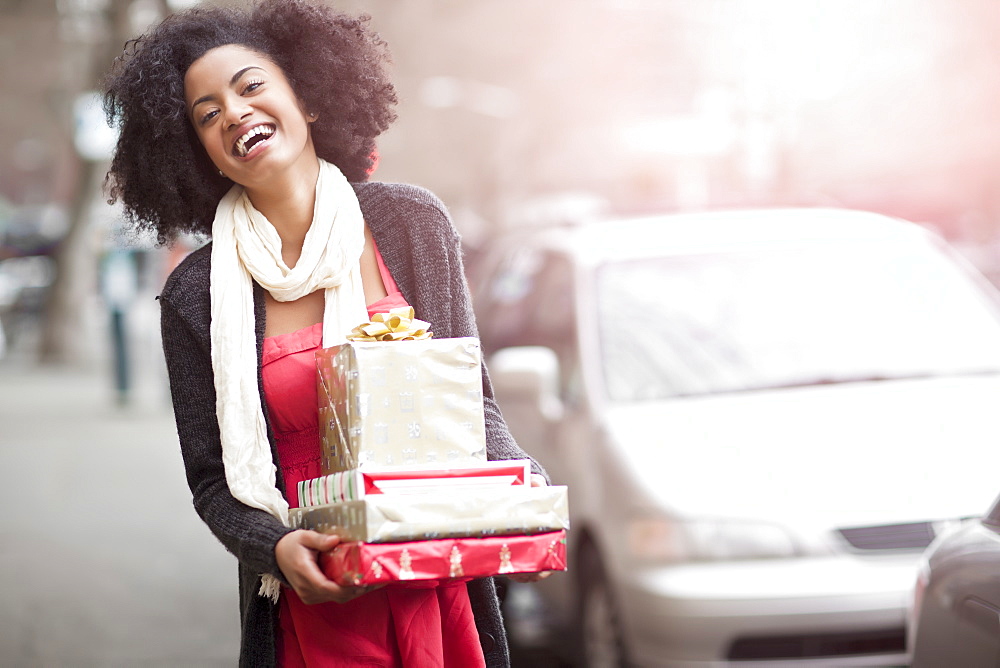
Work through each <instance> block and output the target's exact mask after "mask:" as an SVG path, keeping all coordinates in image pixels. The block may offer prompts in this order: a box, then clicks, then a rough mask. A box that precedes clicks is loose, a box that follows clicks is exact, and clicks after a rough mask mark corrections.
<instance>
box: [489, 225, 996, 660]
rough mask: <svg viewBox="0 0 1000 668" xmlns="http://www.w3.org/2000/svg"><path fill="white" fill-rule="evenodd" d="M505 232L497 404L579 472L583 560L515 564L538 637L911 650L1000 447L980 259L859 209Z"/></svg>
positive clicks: (784, 651) (574, 480)
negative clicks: (941, 561)
mask: <svg viewBox="0 0 1000 668" xmlns="http://www.w3.org/2000/svg"><path fill="white" fill-rule="evenodd" d="M489 249H490V250H489V251H488V252H487V253H485V255H484V256H483V257H481V258H480V259H478V260H476V261H475V262H474V263H470V264H473V267H472V270H471V271H470V281H471V283H472V286H473V291H474V296H475V304H476V310H477V318H478V320H479V324H480V333H481V336H482V339H483V345H484V350H485V351H486V353H487V354H488V355H489V366H490V370H491V374H492V377H493V382H494V385H495V388H496V392H497V396H498V400H499V402H500V407H501V409H502V410H503V412H504V415H505V417H506V418H507V421H508V423H509V424H510V427H511V430H512V432H513V433H514V435H515V437H516V438H517V439H518V441H519V442H520V444H521V445H522V446H523V447H524V448H525V450H527V451H528V452H530V453H531V454H532V455H534V456H535V457H537V458H538V459H539V460H540V461H541V462H542V464H543V465H544V466H545V467H546V468H547V470H548V471H549V473H550V474H551V475H552V477H553V479H554V481H555V482H557V483H559V484H567V485H569V489H570V508H571V522H572V529H571V531H570V542H569V550H570V557H569V559H570V562H569V563H570V570H569V572H568V573H566V574H556V575H554V576H553V577H550V578H549V579H547V580H544V581H542V582H541V583H538V584H537V585H532V586H530V588H528V589H522V588H520V587H519V586H518V585H514V584H512V585H511V587H512V588H511V590H510V596H509V598H508V616H509V618H510V625H511V629H512V636H513V638H514V640H515V642H516V641H518V640H521V641H538V642H541V641H543V640H545V639H546V638H550V637H556V638H559V639H560V640H561V642H560V646H561V647H562V648H563V649H564V650H566V649H568V650H571V651H569V652H567V653H569V654H571V655H574V656H575V658H577V659H580V660H582V661H583V663H584V665H587V666H600V667H603V666H621V665H639V666H720V665H729V664H737V665H741V666H743V665H748V666H749V665H754V664H755V662H757V664H759V665H764V664H766V665H809V666H821V665H836V666H849V665H864V666H873V665H900V664H904V663H905V662H906V661H907V653H906V645H905V610H906V609H907V606H908V602H909V599H910V594H911V590H912V586H913V582H914V580H915V577H916V569H917V564H918V559H919V557H920V553H921V551H922V550H923V549H924V548H926V547H927V545H928V544H929V543H930V542H931V541H932V540H933V539H934V537H935V535H937V533H938V532H939V531H940V530H941V529H942V528H943V527H945V526H947V525H948V524H949V523H953V522H957V521H959V520H960V519H961V518H965V517H969V516H971V515H975V514H977V513H979V512H981V511H982V509H983V508H986V507H987V506H988V503H989V501H990V499H991V495H992V494H993V493H994V491H995V487H994V478H995V475H996V471H997V470H1000V468H998V467H1000V448H998V447H997V446H996V444H997V442H998V438H1000V424H998V423H997V422H996V419H995V411H996V407H997V406H998V405H1000V302H998V295H997V293H996V291H995V290H994V289H993V287H992V286H991V285H990V284H989V283H988V282H987V281H986V280H985V279H984V278H983V277H982V276H981V275H979V274H977V273H975V272H974V271H972V270H971V269H970V267H969V266H967V264H966V263H965V262H964V261H962V260H961V259H960V258H959V257H958V256H957V255H956V254H955V253H953V252H952V251H951V250H950V249H949V248H948V247H947V245H946V244H944V243H943V242H942V241H941V240H940V239H939V238H937V237H936V236H934V235H933V234H932V233H930V232H929V231H927V230H926V229H923V228H921V227H919V226H917V225H914V224H911V223H907V222H903V221H899V220H895V219H890V218H886V217H883V216H879V215H875V214H871V213H862V212H851V211H841V210H756V211H737V212H723V213H706V214H692V215H673V216H661V217H651V218H645V219H638V220H611V221H606V222H602V223H591V224H581V225H578V226H562V227H558V228H554V229H553V228H549V229H542V230H524V231H521V232H512V233H510V234H507V235H504V236H502V237H500V238H498V239H497V240H496V241H495V242H494V243H492V244H491V245H490V246H489ZM969 461H975V462H976V466H975V467H970V466H969V464H968V463H969ZM540 610H541V611H542V612H539V611H540ZM525 620H527V621H525ZM541 622H545V626H544V627H543V626H542V625H541V624H540V623H541ZM543 629H544V630H548V629H551V630H552V631H553V632H554V633H557V634H558V633H563V634H564V635H561V636H558V635H557V636H552V635H551V634H543V633H541V631H542V630H543ZM524 631H528V632H529V633H527V634H526V633H524ZM566 633H568V634H569V635H565V634H566ZM528 636H531V637H528Z"/></svg>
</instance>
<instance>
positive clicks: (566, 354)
mask: <svg viewBox="0 0 1000 668" xmlns="http://www.w3.org/2000/svg"><path fill="white" fill-rule="evenodd" d="M543 259H544V261H543V263H542V265H541V268H540V269H539V271H538V274H537V276H536V280H535V286H534V289H533V290H532V293H531V296H530V297H529V299H530V303H529V305H528V311H529V313H530V314H531V318H530V323H529V325H528V328H527V331H526V334H527V336H526V338H527V339H528V345H540V346H546V347H547V348H551V349H552V350H554V351H555V353H556V356H557V357H558V358H559V371H560V379H559V380H560V383H559V386H560V390H561V394H562V395H563V398H564V399H568V398H571V397H572V396H573V395H574V394H575V392H574V391H573V390H574V388H575V387H576V383H574V382H573V381H574V379H575V378H577V376H578V374H577V368H578V361H577V327H578V324H577V318H576V287H575V280H574V274H573V264H572V262H571V261H570V260H569V258H567V257H566V256H564V255H561V254H559V253H546V254H545V255H544V256H543Z"/></svg>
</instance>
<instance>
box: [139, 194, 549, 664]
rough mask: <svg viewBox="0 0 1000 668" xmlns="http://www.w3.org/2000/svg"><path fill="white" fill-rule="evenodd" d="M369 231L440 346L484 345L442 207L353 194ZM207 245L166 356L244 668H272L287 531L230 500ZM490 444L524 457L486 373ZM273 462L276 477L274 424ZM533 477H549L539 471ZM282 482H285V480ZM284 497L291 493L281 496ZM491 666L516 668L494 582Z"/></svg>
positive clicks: (481, 622)
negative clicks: (266, 579) (230, 584)
mask: <svg viewBox="0 0 1000 668" xmlns="http://www.w3.org/2000/svg"><path fill="white" fill-rule="evenodd" d="M354 188H355V191H356V192H357V194H358V199H359V201H360V203H361V210H362V212H363V213H364V217H365V221H366V222H367V224H368V227H369V228H370V229H371V232H372V236H373V237H374V239H375V243H376V244H377V246H378V249H379V252H380V253H381V254H382V257H383V259H384V260H385V264H386V267H387V268H388V269H389V272H390V273H391V274H392V277H393V278H394V279H395V281H396V283H397V284H398V285H399V289H400V291H401V292H402V293H403V296H404V297H405V298H406V300H407V302H409V303H410V304H411V305H412V306H413V307H414V309H415V311H416V313H417V317H419V318H420V319H422V320H426V321H429V322H430V323H431V328H432V330H433V332H434V335H435V336H436V337H438V338H445V337H454V336H477V335H478V334H477V330H476V325H475V319H474V317H473V314H472V305H471V301H470V299H469V292H468V288H467V286H466V282H465V277H464V274H463V269H462V256H461V247H460V244H459V237H458V234H457V233H456V231H455V229H454V227H453V226H452V224H451V220H450V219H449V217H448V214H447V211H446V210H445V207H444V205H443V204H442V203H441V202H440V200H438V199H437V198H436V197H435V196H434V195H432V194H431V193H429V192H427V191H426V190H423V189H420V188H416V187H413V186H406V185H397V184H384V183H374V182H369V183H362V184H355V186H354ZM210 264H211V250H210V245H209V246H205V247H203V248H201V249H199V250H197V251H195V252H194V253H191V255H189V256H188V257H187V258H186V259H185V260H184V261H183V262H182V263H181V264H180V265H179V266H178V267H177V268H176V269H175V270H174V271H173V273H172V274H171V275H170V277H169V278H168V279H167V282H166V284H165V285H164V288H163V291H162V294H161V295H160V298H159V299H160V305H161V326H162V336H163V350H164V354H165V356H166V361H167V369H168V372H169V377H170V391H171V396H172V398H173V404H174V414H175V418H176V422H177V433H178V437H179V440H180V445H181V453H182V455H183V458H184V466H185V470H186V473H187V480H188V485H189V486H190V488H191V492H192V494H193V497H194V507H195V509H196V511H197V512H198V515H199V516H201V518H202V520H204V521H205V523H206V524H207V525H208V526H209V528H210V529H211V531H212V533H214V534H215V536H216V537H217V538H218V539H219V540H220V541H221V542H222V544H223V545H224V546H225V547H226V549H228V550H229V551H230V552H232V553H233V554H234V555H235V556H236V558H237V560H238V561H239V581H240V620H241V627H242V639H241V647H240V665H241V666H254V667H257V666H273V665H275V632H276V628H277V616H278V615H277V606H276V605H274V604H273V603H271V602H270V601H269V600H267V599H265V598H263V597H261V596H259V595H258V594H257V591H258V589H259V587H260V576H259V574H260V573H271V574H273V575H275V576H277V577H278V578H279V579H282V581H284V579H283V577H282V575H281V572H280V570H279V568H278V565H277V562H276V560H275V556H274V546H275V544H276V543H277V542H278V540H279V539H280V538H281V537H282V536H284V535H285V534H286V533H288V532H289V531H290V529H288V528H287V527H285V526H283V525H282V524H281V522H279V521H278V520H277V519H275V518H274V517H272V516H271V515H270V514H268V513H266V512H264V511H261V510H257V509H254V508H251V507H249V506H247V505H244V504H242V503H240V502H239V501H237V500H236V499H235V498H234V497H233V496H232V495H231V494H230V492H229V488H228V486H227V484H226V477H225V472H224V470H223V465H222V450H221V445H220V440H219V426H218V422H217V421H216V415H215V387H214V383H213V373H212V362H211V349H210V339H209V323H210V318H211V316H210V314H211V309H210V300H209V268H210ZM254 310H255V315H256V323H257V325H256V329H257V332H256V333H257V365H258V386H259V387H260V388H261V404H262V406H263V407H264V415H265V417H267V404H266V402H264V400H263V386H262V385H261V383H260V364H261V349H262V347H263V337H264V299H263V290H262V289H261V288H260V286H259V285H257V284H256V283H255V284H254ZM483 396H484V400H483V403H484V409H485V417H486V442H487V452H488V456H489V458H490V459H518V458H523V457H526V455H525V453H524V452H523V451H522V450H521V449H520V448H519V447H518V446H517V444H516V443H515V442H514V440H513V438H512V437H511V435H510V432H509V431H508V430H507V426H506V424H505V423H504V421H503V417H502V416H501V415H500V411H499V409H498V408H497V405H496V403H495V401H494V399H493V390H492V386H491V385H490V381H489V377H488V375H487V373H486V368H485V366H484V367H483ZM268 435H269V438H270V441H271V453H272V456H273V458H274V461H275V464H276V465H277V466H278V467H279V469H278V470H280V464H279V463H278V456H277V452H276V450H275V446H274V436H273V433H272V432H271V427H270V421H269V420H268ZM533 468H534V470H535V471H536V472H539V473H543V471H541V469H540V468H539V467H538V465H537V464H534V465H533ZM279 478H280V476H279ZM282 492H284V490H282ZM468 590H469V597H470V600H471V602H472V607H473V611H474V613H475V618H476V626H477V628H478V630H479V635H480V641H481V643H482V646H483V651H484V653H485V655H486V663H487V665H488V666H491V667H492V666H509V664H510V658H509V654H508V649H507V640H506V635H505V633H504V628H503V623H502V619H501V616H500V608H499V603H498V599H497V594H496V588H495V585H494V582H493V580H492V579H481V580H474V581H472V582H470V583H469V585H468Z"/></svg>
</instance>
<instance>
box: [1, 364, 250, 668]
mask: <svg viewBox="0 0 1000 668" xmlns="http://www.w3.org/2000/svg"><path fill="white" fill-rule="evenodd" d="M102 371H103V369H92V370H66V369H53V368H46V367H38V366H34V365H31V364H28V363H25V362H0V471H3V472H4V474H5V475H4V478H5V480H4V484H3V486H2V487H0V503H2V507H3V508H4V514H3V519H2V520H0V591H2V592H3V596H2V597H0V664H2V665H4V666H15V667H17V666H46V667H48V666H74V667H76V666H102V667H103V666H181V665H183V666H233V665H235V664H236V657H237V655H238V645H239V638H238V631H239V612H238V605H237V591H236V561H235V559H234V558H233V557H232V556H231V555H229V554H228V553H227V552H226V551H225V550H224V549H223V548H222V546H221V544H219V543H218V542H217V541H216V540H215V538H214V537H212V535H211V534H210V533H209V531H208V529H207V528H206V527H205V526H204V524H202V522H201V520H200V519H198V517H197V515H196V514H195V512H194V510H193V508H192V506H191V496H190V493H189V491H188V489H187V484H186V482H185V480H184V472H183V467H182V463H181V458H180V452H179V448H178V445H177V441H176V434H175V431H174V425H173V418H172V415H171V411H170V407H169V403H168V399H167V394H166V391H165V389H164V388H163V387H162V385H161V383H162V382H163V381H162V378H159V377H156V376H155V375H154V376H152V377H150V376H147V377H146V378H145V379H144V384H143V385H142V386H141V387H140V388H137V389H139V390H142V391H141V392H137V396H136V397H135V401H134V402H133V403H132V404H130V405H129V406H128V407H125V408H121V407H118V406H117V405H116V403H115V395H114V392H113V389H112V382H111V378H110V373H109V372H108V373H102Z"/></svg>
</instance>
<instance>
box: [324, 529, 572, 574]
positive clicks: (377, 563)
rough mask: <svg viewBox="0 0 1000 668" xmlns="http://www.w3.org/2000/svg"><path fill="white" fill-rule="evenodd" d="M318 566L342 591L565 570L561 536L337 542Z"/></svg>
mask: <svg viewBox="0 0 1000 668" xmlns="http://www.w3.org/2000/svg"><path fill="white" fill-rule="evenodd" d="M320 567H321V568H322V569H323V572H324V573H325V574H326V576H327V577H328V578H330V579H331V580H333V581H334V582H336V583H337V584H339V585H342V586H355V587H356V586H359V585H371V584H384V583H388V582H405V581H413V580H444V579H450V578H467V579H468V578H481V577H488V576H491V575H505V574H508V573H535V572H537V571H564V570H566V532H565V531H552V532H549V533H540V534H534V535H531V536H499V537H491V538H445V539H440V540H420V541H410V542H405V543H362V542H360V541H354V542H350V543H341V544H340V545H338V546H337V547H336V548H334V549H333V550H332V551H330V552H325V553H323V554H321V555H320Z"/></svg>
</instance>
